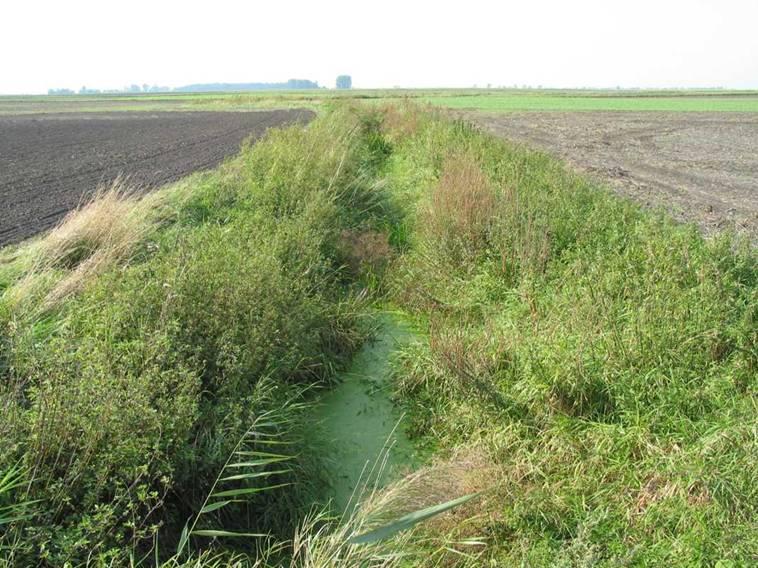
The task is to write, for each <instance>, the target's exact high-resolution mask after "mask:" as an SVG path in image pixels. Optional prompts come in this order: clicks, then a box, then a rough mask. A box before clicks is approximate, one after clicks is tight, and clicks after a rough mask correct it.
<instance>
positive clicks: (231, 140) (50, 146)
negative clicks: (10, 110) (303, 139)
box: [0, 110, 314, 246]
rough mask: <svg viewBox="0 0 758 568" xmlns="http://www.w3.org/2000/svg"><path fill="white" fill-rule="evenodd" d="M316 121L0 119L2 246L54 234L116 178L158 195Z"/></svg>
mask: <svg viewBox="0 0 758 568" xmlns="http://www.w3.org/2000/svg"><path fill="white" fill-rule="evenodd" d="M313 116H314V115H313V113H312V112H310V111H303V110H279V111H271V112H224V113H214V112H186V113H185V112H165V113H149V112H139V113H137V112H135V113H128V112H118V113H97V114H83V113H77V114H73V113H67V114H43V115H29V116H0V246H1V245H5V244H9V243H13V242H18V241H21V240H23V239H25V238H27V237H30V236H32V235H34V234H36V233H38V232H40V231H43V230H45V229H48V228H50V227H52V226H53V225H55V224H56V223H57V222H58V221H60V219H61V218H62V217H63V216H64V215H65V214H66V212H68V211H70V210H71V209H72V208H74V207H76V206H77V205H78V204H79V203H80V202H81V201H82V200H83V199H86V198H87V196H88V195H91V194H92V192H94V191H95V190H96V188H97V186H98V185H100V184H108V183H109V182H111V181H112V180H114V179H116V178H117V177H118V176H124V177H126V179H128V181H129V183H130V184H133V185H136V186H137V187H139V188H140V189H149V188H154V187H157V186H160V185H163V184H165V183H168V182H171V181H175V180H177V179H179V178H181V177H183V176H185V175H187V174H189V173H191V172H194V171H196V170H202V169H206V168H211V167H213V166H215V165H217V164H218V163H220V162H221V161H222V160H223V159H224V158H226V157H227V156H229V155H232V154H235V153H236V152H238V151H239V149H240V144H241V143H242V141H243V140H245V139H247V138H253V139H257V138H259V137H260V136H261V135H262V134H263V133H264V132H265V131H266V129H267V128H269V127H272V126H279V125H282V124H285V123H289V122H294V121H307V120H310V118H312V117H313Z"/></svg>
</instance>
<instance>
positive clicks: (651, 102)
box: [424, 94, 758, 112]
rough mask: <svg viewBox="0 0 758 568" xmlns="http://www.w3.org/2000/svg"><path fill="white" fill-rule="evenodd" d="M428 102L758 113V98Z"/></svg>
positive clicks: (436, 100)
mask: <svg viewBox="0 0 758 568" xmlns="http://www.w3.org/2000/svg"><path fill="white" fill-rule="evenodd" d="M424 100H426V101H427V102H429V103H431V104H433V105H436V106H444V107H449V108H456V109H478V110H487V111H493V112H498V111H502V112H507V111H525V110H615V111H680V112H758V96H745V97H742V96H673V97H655V96H640V97H611V96H579V97H570V96H551V95H518V94H507V95H487V94H482V95H470V96H458V97H456V96H432V97H426V98H425V99H424Z"/></svg>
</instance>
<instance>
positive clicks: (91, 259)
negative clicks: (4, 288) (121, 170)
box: [11, 180, 157, 308]
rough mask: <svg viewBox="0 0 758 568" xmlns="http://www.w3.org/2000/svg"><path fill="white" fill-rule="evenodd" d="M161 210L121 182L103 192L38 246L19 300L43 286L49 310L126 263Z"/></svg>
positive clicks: (17, 295) (18, 293)
mask: <svg viewBox="0 0 758 568" xmlns="http://www.w3.org/2000/svg"><path fill="white" fill-rule="evenodd" d="M156 205H157V203H156V201H155V199H150V200H140V199H138V198H137V196H136V195H135V193H134V191H132V190H131V189H130V188H128V187H127V186H126V185H125V184H124V182H123V181H121V180H116V181H115V182H114V183H113V184H112V185H111V186H110V187H101V188H99V189H98V191H97V192H96V194H95V195H94V197H93V198H92V199H91V200H90V201H89V202H88V203H86V204H83V205H81V206H79V207H78V208H77V209H75V210H73V211H71V212H70V213H69V214H68V215H66V217H65V218H64V219H63V221H61V223H60V224H59V225H58V226H57V227H55V228H54V229H52V230H51V231H50V232H49V233H48V234H47V235H46V236H45V237H43V238H42V240H40V241H39V242H38V243H36V244H35V245H34V246H33V253H32V255H33V261H32V264H31V267H30V269H29V270H28V271H27V273H26V275H25V276H24V277H22V279H21V280H20V281H19V282H18V283H17V284H16V285H15V286H14V288H13V289H12V290H11V293H12V294H14V299H16V300H23V299H24V298H26V297H28V296H29V295H30V294H34V293H35V292H36V291H37V290H39V288H40V286H43V287H45V288H46V294H45V298H44V301H43V303H42V306H43V307H44V308H49V307H51V306H53V305H55V304H57V303H58V302H59V301H60V300H62V299H63V298H65V297H67V296H69V295H71V294H73V293H75V292H77V291H79V290H81V288H82V287H83V286H84V285H85V283H86V282H88V281H89V280H91V278H92V277H93V276H95V275H97V274H100V273H102V272H103V271H104V270H106V269H107V268H109V267H112V266H114V265H116V264H118V263H120V262H124V261H125V260H126V259H128V258H129V256H130V255H131V254H132V252H133V251H134V249H135V247H136V246H137V244H138V243H140V242H141V241H142V240H143V239H144V238H145V236H146V234H147V232H148V231H149V230H150V229H151V228H152V226H153V223H152V222H151V219H152V216H151V214H150V212H151V211H152V210H153V209H154V208H155V207H156ZM54 275H55V276H54Z"/></svg>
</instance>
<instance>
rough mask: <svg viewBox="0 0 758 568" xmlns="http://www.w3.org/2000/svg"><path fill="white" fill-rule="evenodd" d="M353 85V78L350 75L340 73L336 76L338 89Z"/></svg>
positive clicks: (349, 87)
mask: <svg viewBox="0 0 758 568" xmlns="http://www.w3.org/2000/svg"><path fill="white" fill-rule="evenodd" d="M352 87H353V78H352V77H350V75H340V76H338V77H337V88H338V89H351V88H352Z"/></svg>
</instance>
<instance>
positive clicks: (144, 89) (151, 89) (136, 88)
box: [47, 84, 171, 95]
mask: <svg viewBox="0 0 758 568" xmlns="http://www.w3.org/2000/svg"><path fill="white" fill-rule="evenodd" d="M169 91H171V88H170V87H160V86H158V85H147V84H144V85H130V86H128V87H124V88H123V89H90V88H88V87H82V88H81V89H79V90H78V91H74V90H72V89H48V90H47V94H48V95H76V94H79V95H100V94H108V95H111V94H124V93H168V92H169Z"/></svg>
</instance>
